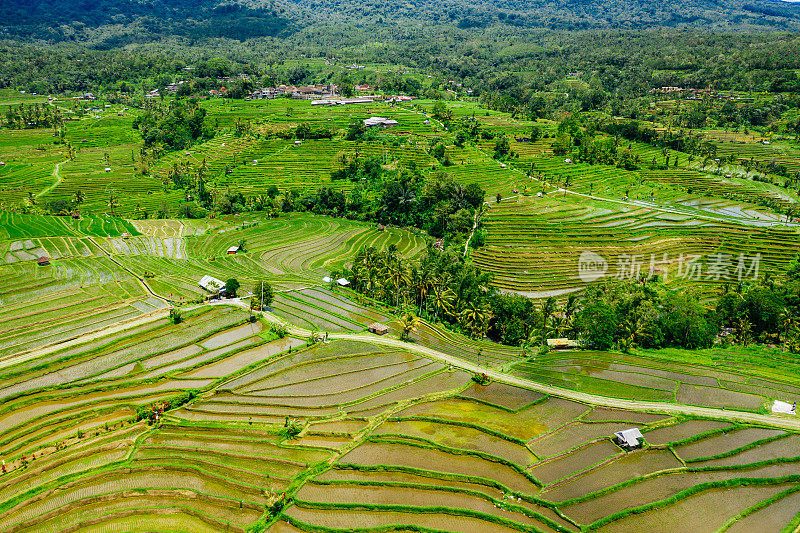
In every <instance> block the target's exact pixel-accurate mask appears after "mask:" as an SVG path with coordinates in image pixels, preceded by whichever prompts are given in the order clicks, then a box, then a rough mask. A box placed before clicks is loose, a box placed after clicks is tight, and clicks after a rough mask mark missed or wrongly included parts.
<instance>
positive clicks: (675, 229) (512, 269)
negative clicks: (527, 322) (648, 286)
mask: <svg viewBox="0 0 800 533" xmlns="http://www.w3.org/2000/svg"><path fill="white" fill-rule="evenodd" d="M711 203H714V202H709V203H707V207H709V208H711ZM654 207H655V206H654V205H652V204H648V203H640V205H635V204H629V205H627V206H620V205H619V204H611V203H608V202H605V203H604V202H591V201H589V202H587V201H583V202H576V201H575V199H574V198H571V197H570V196H566V197H565V196H563V195H562V194H557V193H552V194H549V195H547V196H545V197H544V198H540V199H529V198H525V199H519V200H517V201H506V202H503V203H501V204H500V205H495V206H493V207H492V209H491V210H490V212H489V215H488V219H487V221H486V225H487V230H488V238H487V241H486V246H484V247H483V248H481V249H479V250H475V251H473V252H472V254H471V255H472V258H473V260H474V261H475V263H476V264H477V265H478V266H480V268H481V269H483V270H485V271H487V272H491V273H493V274H494V284H495V285H496V286H498V287H499V288H501V289H508V290H514V291H520V292H523V293H530V294H531V295H532V296H538V297H541V296H549V295H553V294H555V295H559V294H564V293H567V292H570V291H575V290H580V289H581V288H583V287H585V286H586V285H587V282H586V281H584V280H582V279H581V277H580V273H579V258H580V255H581V253H583V252H585V251H591V252H594V253H596V254H599V255H600V256H602V257H603V258H605V260H606V261H607V270H606V271H605V276H604V277H601V278H600V279H606V278H620V279H628V278H629V277H630V275H631V273H633V275H634V276H635V275H636V273H637V272H638V273H642V274H649V273H650V272H651V268H652V272H653V273H655V274H658V275H661V276H662V277H663V274H664V272H666V273H667V279H666V281H667V282H669V283H677V284H687V283H692V284H695V285H698V286H700V287H704V286H706V285H711V284H714V283H722V282H729V283H730V282H735V281H738V277H737V275H734V274H733V273H734V269H735V267H736V265H738V258H739V257H740V256H743V257H745V258H747V261H752V260H751V259H750V258H753V257H756V256H757V254H761V255H760V259H759V272H758V277H759V278H762V277H763V276H765V275H767V274H768V273H769V274H770V275H777V274H780V273H782V272H784V270H785V268H786V265H788V263H789V261H790V260H791V258H792V257H794V255H796V254H797V253H798V250H799V248H798V244H797V239H796V231H795V229H794V228H785V227H761V226H746V225H743V224H742V223H740V222H738V221H737V220H735V219H732V220H730V221H725V220H722V219H715V220H709V219H706V218H703V216H702V215H701V216H696V215H693V214H691V213H689V212H686V213H683V212H679V211H669V212H667V211H663V210H659V209H655V208H654ZM713 209H715V210H716V211H718V212H725V209H731V207H730V206H727V207H726V206H725V205H724V202H722V201H718V202H716V207H714V208H713ZM738 212H741V211H738ZM720 253H721V254H725V256H726V257H728V258H732V259H731V261H732V266H731V267H730V269H729V276H728V278H727V279H722V278H720V279H716V278H715V277H713V276H711V277H709V274H708V268H709V264H710V263H712V262H713V257H715V254H720ZM633 256H635V258H632V257H633ZM693 256H699V258H698V260H699V262H700V263H701V271H700V273H699V276H698V272H697V271H692V272H691V273H690V272H689V270H688V268H687V266H686V265H687V262H688V261H689V258H690V257H693ZM631 258H632V259H631ZM651 265H652V267H651ZM745 266H749V263H747V262H746V263H745ZM744 273H745V271H743V274H744ZM754 274H755V273H754V272H753V274H751V276H750V277H752V275H754ZM731 276H733V277H731ZM697 278H699V279H697ZM707 290H711V289H707Z"/></svg>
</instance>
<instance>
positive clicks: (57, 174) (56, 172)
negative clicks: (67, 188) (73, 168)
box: [36, 159, 69, 198]
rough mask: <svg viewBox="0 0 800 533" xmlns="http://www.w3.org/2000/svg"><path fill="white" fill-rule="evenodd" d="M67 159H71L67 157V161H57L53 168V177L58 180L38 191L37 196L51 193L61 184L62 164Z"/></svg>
mask: <svg viewBox="0 0 800 533" xmlns="http://www.w3.org/2000/svg"><path fill="white" fill-rule="evenodd" d="M67 161H69V159H67V160H65V161H62V162H60V163H56V166H55V167H54V168H53V174H52V175H53V177H54V178H55V179H56V182H55V183H53V184H52V185H48V186H47V187H45V188H44V189H42V190H41V191H39V192H37V193H36V197H37V198H39V197H40V196H44V195H45V194H47V193H49V192H50V191H52V190H53V189H55V188H56V187H58V186H59V185H61V181H62V179H61V165H63V164H64V163H66V162H67Z"/></svg>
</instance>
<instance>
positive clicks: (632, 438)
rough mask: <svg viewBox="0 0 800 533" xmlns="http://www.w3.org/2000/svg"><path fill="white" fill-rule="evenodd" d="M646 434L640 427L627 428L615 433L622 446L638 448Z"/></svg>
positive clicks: (615, 438) (615, 437)
mask: <svg viewBox="0 0 800 533" xmlns="http://www.w3.org/2000/svg"><path fill="white" fill-rule="evenodd" d="M643 438H644V436H643V435H642V432H641V431H639V428H631V429H625V430H623V431H617V432H616V433H614V440H616V441H617V444H619V445H620V446H621V447H623V448H626V449H632V448H636V447H638V446H640V445H641V443H642V440H641V439H643Z"/></svg>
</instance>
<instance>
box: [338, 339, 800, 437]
mask: <svg viewBox="0 0 800 533" xmlns="http://www.w3.org/2000/svg"><path fill="white" fill-rule="evenodd" d="M328 338H329V339H342V340H360V341H367V342H370V343H372V344H378V345H381V346H390V347H392V348H400V349H404V350H408V351H410V352H416V353H419V354H421V355H424V356H426V357H428V358H430V359H436V360H439V361H442V362H444V363H447V364H451V365H453V366H454V367H458V368H461V369H463V370H467V371H469V372H473V373H484V374H486V375H487V376H489V377H490V378H491V379H493V380H495V381H499V382H502V383H507V384H509V385H516V386H518V387H522V388H525V389H530V390H535V391H538V392H541V393H544V394H550V395H552V396H558V397H561V398H566V399H569V400H575V401H578V402H581V403H586V404H590V405H598V406H603V407H611V408H616V409H628V410H634V411H660V412H664V413H669V414H676V415H678V414H683V415H696V416H703V417H708V418H722V419H726V420H734V421H737V422H746V423H752V424H764V425H768V426H772V427H779V428H784V429H791V430H795V431H797V430H800V420H798V417H797V416H780V415H760V414H757V413H745V412H741V411H725V410H722V409H714V408H711V407H695V406H691V405H680V404H672V403H662V402H649V401H636V400H623V399H620V398H609V397H606V396H598V395H595V394H588V393H585V392H577V391H573V390H569V389H561V388H558V387H552V386H550V385H545V384H543V383H537V382H535V381H531V380H527V379H523V378H519V377H516V376H511V375H508V374H504V373H502V372H498V371H496V370H491V369H489V368H486V367H483V366H480V365H476V364H474V363H470V362H469V361H465V360H463V359H460V358H457V357H453V356H451V355H447V354H445V353H442V352H439V351H437V350H434V349H432V348H428V347H426V346H420V345H418V344H414V343H411V342H403V341H401V340H398V339H392V338H387V337H378V336H376V335H366V334H339V333H331V334H329V335H328Z"/></svg>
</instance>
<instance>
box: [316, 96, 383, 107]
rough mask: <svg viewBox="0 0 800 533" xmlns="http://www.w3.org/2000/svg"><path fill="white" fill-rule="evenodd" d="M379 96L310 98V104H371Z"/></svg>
mask: <svg viewBox="0 0 800 533" xmlns="http://www.w3.org/2000/svg"><path fill="white" fill-rule="evenodd" d="M377 98H380V97H379V96H363V97H359V98H326V99H324V100H312V101H311V105H325V106H332V105H352V104H371V103H372V102H374V101H375V99H377Z"/></svg>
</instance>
